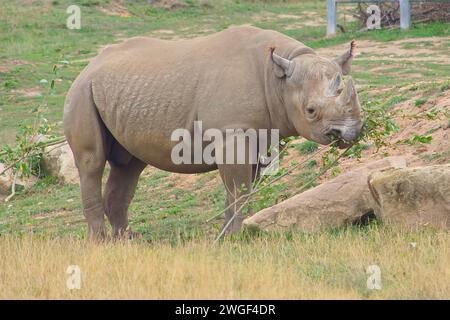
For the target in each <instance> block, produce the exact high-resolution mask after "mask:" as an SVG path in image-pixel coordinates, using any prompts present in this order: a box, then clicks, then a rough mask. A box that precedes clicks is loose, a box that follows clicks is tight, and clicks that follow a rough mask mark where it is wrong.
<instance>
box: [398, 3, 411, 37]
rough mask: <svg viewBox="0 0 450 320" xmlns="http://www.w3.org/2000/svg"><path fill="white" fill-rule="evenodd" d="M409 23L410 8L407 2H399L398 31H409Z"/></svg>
mask: <svg viewBox="0 0 450 320" xmlns="http://www.w3.org/2000/svg"><path fill="white" fill-rule="evenodd" d="M410 23H411V6H410V5H409V0H400V29H402V30H406V29H409V26H410Z"/></svg>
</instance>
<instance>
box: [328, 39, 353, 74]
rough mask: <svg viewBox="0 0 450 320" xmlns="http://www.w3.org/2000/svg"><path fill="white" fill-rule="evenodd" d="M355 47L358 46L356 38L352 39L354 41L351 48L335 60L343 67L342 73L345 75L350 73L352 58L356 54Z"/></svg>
mask: <svg viewBox="0 0 450 320" xmlns="http://www.w3.org/2000/svg"><path fill="white" fill-rule="evenodd" d="M355 47H356V43H355V40H352V42H351V43H350V48H349V49H348V50H347V51H346V52H345V53H344V54H343V55H341V56H340V57H337V58H336V59H334V60H333V61H334V62H336V63H337V64H338V66H340V67H341V70H342V74H344V75H347V74H349V73H350V69H351V66H352V60H353V57H354V55H355Z"/></svg>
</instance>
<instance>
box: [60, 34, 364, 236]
mask: <svg viewBox="0 0 450 320" xmlns="http://www.w3.org/2000/svg"><path fill="white" fill-rule="evenodd" d="M269 48H270V49H269ZM353 50H354V42H352V44H351V45H350V48H349V50H348V51H347V52H345V53H344V54H343V55H342V56H340V57H337V58H336V59H334V60H331V59H327V58H324V57H321V56H318V55H317V54H316V53H315V52H314V51H313V50H312V49H310V48H308V47H306V46H305V45H303V44H302V43H300V42H298V41H297V40H294V39H292V38H289V37H287V36H285V35H282V34H280V33H278V32H274V31H269V30H262V29H258V28H253V27H236V28H230V29H227V30H225V31H222V32H220V33H217V34H213V35H210V36H207V37H201V38H196V39H190V40H179V41H166V40H158V39H152V38H145V37H136V38H131V39H129V40H127V41H125V42H123V43H121V44H117V45H112V46H109V47H107V48H105V49H104V50H103V51H102V52H101V53H100V54H99V55H98V56H97V57H96V58H95V59H93V60H92V62H91V63H90V64H89V65H88V66H87V67H86V68H85V69H84V70H83V72H82V73H81V74H80V75H79V76H78V77H77V79H76V80H75V82H74V83H73V85H72V87H71V89H70V91H69V93H68V95H67V98H66V102H65V108H64V130H65V135H66V137H67V140H68V142H69V145H70V147H71V148H72V151H73V153H74V158H75V163H76V165H77V167H78V170H79V174H80V187H81V196H82V202H83V212H84V215H85V217H86V220H87V223H88V230H89V236H90V238H92V239H103V238H104V237H105V236H106V231H105V222H104V216H105V215H106V216H107V218H108V220H109V222H110V224H111V225H112V230H113V236H114V237H119V236H126V235H128V234H129V233H130V228H129V226H128V216H127V209H128V206H129V204H130V202H131V200H132V198H133V195H134V191H135V188H136V185H137V181H138V178H139V175H140V173H141V172H142V170H143V169H144V168H145V167H146V166H147V165H152V166H155V167H157V168H159V169H162V170H166V171H170V172H178V173H200V172H207V171H211V170H216V169H218V170H219V173H220V175H221V178H222V180H223V182H224V184H225V187H226V190H227V197H226V202H227V205H228V204H233V203H235V202H236V199H239V198H240V197H241V196H242V195H245V194H247V193H249V192H251V186H252V181H253V180H254V179H255V177H256V175H257V170H256V168H255V166H254V165H252V164H247V163H244V164H219V165H216V164H210V165H208V164H174V163H173V162H172V161H171V150H172V148H173V147H174V145H175V144H176V142H174V141H171V139H170V137H171V133H172V132H173V131H174V130H175V129H179V128H184V129H187V130H189V131H190V132H192V131H193V123H194V121H202V125H203V129H204V130H207V129H209V128H217V129H221V130H225V129H227V128H241V129H243V130H246V129H255V130H258V129H268V130H270V129H278V130H279V133H280V136H281V137H287V136H302V137H305V138H306V139H310V140H314V141H316V142H318V143H321V144H329V143H331V142H332V141H334V140H338V141H342V142H343V141H344V140H345V141H352V140H354V139H356V137H357V136H358V134H359V132H360V131H361V127H362V122H361V108H360V105H359V101H358V96H357V92H356V89H355V86H354V83H353V80H352V79H351V77H349V78H348V79H347V80H344V79H343V75H347V74H348V73H349V71H350V64H351V60H352V58H353V55H354V54H353ZM216 147H219V146H216ZM220 147H223V148H224V147H225V146H220ZM249 150H250V149H249ZM106 162H109V163H110V165H111V171H110V174H109V177H108V181H107V183H106V186H105V188H104V189H105V190H104V191H103V192H102V174H103V170H104V167H105V164H106ZM241 204H242V203H240V201H237V203H236V204H235V206H231V207H230V208H229V209H228V210H226V213H225V223H227V221H229V219H230V218H231V217H232V216H233V215H234V213H235V211H236V208H240V206H241ZM242 220H243V214H242V212H241V211H239V210H238V212H237V216H236V219H235V220H234V221H233V223H232V224H231V225H230V228H229V230H228V231H229V232H236V231H239V229H240V226H241V222H242Z"/></svg>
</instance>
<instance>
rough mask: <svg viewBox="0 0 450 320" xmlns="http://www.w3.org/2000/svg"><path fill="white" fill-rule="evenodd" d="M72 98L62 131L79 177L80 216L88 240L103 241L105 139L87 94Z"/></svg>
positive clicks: (104, 231) (101, 124)
mask: <svg viewBox="0 0 450 320" xmlns="http://www.w3.org/2000/svg"><path fill="white" fill-rule="evenodd" d="M82 93H83V94H79V95H78V97H76V99H75V98H71V99H70V102H69V103H68V104H67V105H66V107H65V115H64V131H65V135H66V137H67V141H68V143H69V145H70V147H71V149H72V152H73V155H74V160H75V164H76V166H77V168H78V172H79V175H80V189H81V199H82V203H83V214H84V216H85V217H86V220H87V223H88V230H89V231H88V232H89V233H88V235H89V238H90V239H91V240H103V239H105V237H106V229H105V221H104V219H105V218H104V215H105V210H104V208H103V201H102V190H101V189H102V175H103V170H104V168H105V164H106V156H105V155H106V152H105V149H106V148H107V147H106V146H107V143H106V141H107V139H106V133H105V127H104V124H103V122H102V121H101V119H100V117H99V115H98V113H97V110H96V109H95V105H94V103H93V101H92V98H91V96H90V94H89V91H88V90H86V92H82Z"/></svg>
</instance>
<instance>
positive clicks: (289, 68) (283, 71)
mask: <svg viewBox="0 0 450 320" xmlns="http://www.w3.org/2000/svg"><path fill="white" fill-rule="evenodd" d="M274 51H275V47H270V55H271V58H272V61H273V63H274V64H275V74H276V76H277V77H279V78H283V77H290V76H291V75H292V73H293V72H294V69H295V61H293V60H288V59H285V58H283V57H280V56H279V55H277V54H276V53H274Z"/></svg>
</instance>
